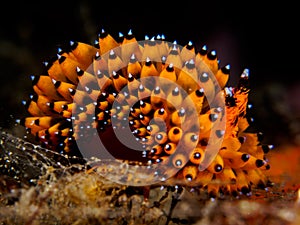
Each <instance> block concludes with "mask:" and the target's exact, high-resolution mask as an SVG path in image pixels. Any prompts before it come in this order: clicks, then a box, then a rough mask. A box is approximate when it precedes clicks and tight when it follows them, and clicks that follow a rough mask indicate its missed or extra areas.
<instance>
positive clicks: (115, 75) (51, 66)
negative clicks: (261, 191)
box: [21, 30, 270, 196]
mask: <svg viewBox="0 0 300 225" xmlns="http://www.w3.org/2000/svg"><path fill="white" fill-rule="evenodd" d="M45 66H46V71H47V73H45V74H42V75H37V76H31V79H32V83H33V90H34V94H32V95H31V96H30V99H29V101H24V105H25V106H26V107H27V110H28V112H29V113H30V114H31V115H30V116H28V117H25V118H24V119H22V120H21V123H22V124H23V125H24V126H25V127H26V128H27V129H28V132H30V133H32V134H33V135H35V137H36V138H37V139H38V140H39V141H40V142H41V143H42V145H43V146H44V147H47V148H49V149H52V150H55V151H58V152H62V153H65V154H70V155H79V156H83V157H85V158H90V157H98V158H105V159H110V160H111V159H117V160H124V162H125V161H128V162H137V164H136V165H139V167H140V168H141V171H148V173H152V174H151V177H153V180H151V181H152V182H153V183H154V182H156V181H165V182H168V181H169V182H170V183H172V182H174V183H177V182H178V183H179V184H182V185H187V186H200V187H203V188H207V190H208V192H209V193H210V194H211V195H213V196H216V195H218V193H221V192H222V193H231V194H238V193H243V194H249V193H250V192H251V188H252V187H253V186H254V187H265V186H266V185H267V183H268V178H267V176H266V175H265V173H264V171H265V170H267V169H269V167H270V166H269V164H268V161H267V160H266V158H265V154H266V153H267V151H268V150H269V148H270V146H268V145H264V144H262V143H261V140H260V134H259V133H258V132H257V133H254V132H249V131H248V127H249V126H250V125H249V121H248V117H247V110H248V94H249V90H250V89H249V70H248V69H245V70H244V71H243V72H242V74H241V76H240V79H239V82H238V84H237V85H236V86H235V87H229V86H227V83H228V79H229V75H230V65H229V64H227V65H224V66H220V64H219V60H218V57H217V53H216V51H215V50H208V48H207V47H206V46H203V47H202V48H201V49H200V50H196V48H195V46H194V44H193V43H192V42H191V41H190V42H188V43H187V44H186V45H184V46H180V45H178V44H177V42H173V43H169V42H167V41H166V40H165V37H164V36H163V35H158V36H156V37H153V38H149V37H147V36H146V38H145V40H143V41H137V40H136V38H135V36H134V35H133V33H132V32H131V31H129V32H128V34H127V35H122V34H120V35H119V37H118V38H113V37H112V36H111V35H110V34H109V33H107V32H106V31H104V30H102V31H101V32H100V34H99V36H98V39H97V40H96V41H95V43H94V44H93V45H90V44H86V43H82V42H76V41H71V42H70V43H69V45H68V46H66V47H65V48H64V49H63V48H62V49H61V48H60V49H59V51H58V53H57V55H56V57H54V59H53V60H52V61H49V62H45ZM128 165H129V166H130V165H131V164H130V163H128ZM147 169H148V170H147ZM154 177H158V178H157V179H156V178H154ZM142 183H143V182H142ZM144 183H145V184H146V183H147V184H149V181H145V182H144Z"/></svg>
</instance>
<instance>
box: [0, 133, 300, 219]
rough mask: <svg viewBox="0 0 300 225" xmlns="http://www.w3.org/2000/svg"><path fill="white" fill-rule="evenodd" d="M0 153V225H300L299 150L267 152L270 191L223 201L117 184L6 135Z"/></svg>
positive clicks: (181, 190) (193, 191)
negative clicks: (269, 168) (270, 166)
mask: <svg viewBox="0 0 300 225" xmlns="http://www.w3.org/2000/svg"><path fill="white" fill-rule="evenodd" d="M0 147H1V157H0V160H1V167H0V169H1V170H0V171H1V174H0V183H1V186H0V187H1V188H0V224H16V225H17V224H22V225H23V224H26V225H29V224H43V225H44V224H45V225H48V224H49V225H50V224H51V225H52V224H57V225H60V224H90V225H91V224H132V225H140V224H147V225H148V224H159V225H163V224H164V225H166V224H168V225H171V224H195V225H210V224H214V225H215V224H224V225H227V224H228V225H250V224H251V225H254V224H255V225H257V224H264V225H298V224H300V192H299V190H298V188H299V186H300V185H299V178H298V176H297V174H299V172H300V166H299V165H300V164H299V161H300V157H299V153H297V152H299V148H296V147H294V146H291V147H287V148H286V149H277V150H276V151H274V152H272V153H270V154H269V161H270V164H271V165H274V169H273V170H270V171H271V172H269V176H270V180H271V181H272V187H268V188H265V189H252V192H251V196H245V195H238V196H237V197H233V196H226V195H224V196H220V197H219V198H210V197H209V196H208V195H207V193H206V192H205V190H202V189H198V188H185V187H182V186H180V185H178V186H168V185H153V186H151V187H145V186H126V185H122V184H118V183H114V182H112V181H111V180H108V179H106V178H105V177H103V176H101V173H97V170H96V171H94V170H89V169H88V168H86V167H85V166H82V164H81V163H80V161H78V162H76V160H77V159H76V158H64V157H61V156H59V155H58V154H57V153H54V152H51V151H47V150H46V149H43V148H41V147H39V146H38V145H34V144H32V143H30V142H27V141H24V140H23V139H21V138H17V137H16V136H14V135H11V134H10V133H8V132H6V131H2V133H1V142H0ZM283 158H284V161H283V160H282V159H283ZM57 162H60V163H57ZM110 165H112V166H111V167H110V173H111V174H114V173H115V174H117V175H119V176H120V175H121V171H120V170H119V169H120V168H119V167H117V165H116V166H115V167H114V165H113V164H110Z"/></svg>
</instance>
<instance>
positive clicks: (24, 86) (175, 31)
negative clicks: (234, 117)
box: [0, 0, 300, 144]
mask: <svg viewBox="0 0 300 225" xmlns="http://www.w3.org/2000/svg"><path fill="white" fill-rule="evenodd" d="M262 3H263V2H262V1H261V2H255V1H249V2H245V1H243V2H242V3H230V2H223V1H220V2H218V1H213V2H211V3H209V2H208V1H205V2H203V1H180V2H178V3H175V2H172V3H169V4H166V3H162V1H160V2H154V1H144V2H141V1H140V2H139V3H134V2H129V1H123V2H121V3H120V2H116V1H105V2H104V1H95V2H94V1H90V2H87V1H78V0H75V1H70V2H69V1H56V0H55V1H42V2H38V3H30V2H28V1H25V2H16V1H10V2H6V4H5V5H2V6H1V13H0V66H1V67H0V71H1V72H0V76H1V88H0V100H1V105H0V115H1V120H0V126H1V127H4V128H9V129H12V132H15V131H14V128H13V127H14V125H13V124H14V121H15V119H17V118H20V117H22V116H24V115H26V111H25V109H24V107H23V105H22V104H21V101H22V100H24V99H27V97H28V94H29V93H30V92H31V91H32V89H31V81H30V79H29V76H30V75H31V74H40V73H42V71H44V68H43V64H42V62H43V61H45V60H47V59H48V58H49V57H52V56H54V55H55V54H56V51H57V47H58V46H59V45H60V44H62V43H65V42H66V41H69V40H77V41H82V42H87V43H91V44H92V43H93V41H94V40H95V39H96V38H97V34H98V33H99V31H100V30H101V29H102V28H104V29H105V30H106V31H108V32H109V33H111V34H112V35H114V36H115V37H117V36H118V32H122V33H123V34H126V33H127V32H128V31H129V29H132V32H133V33H134V35H135V36H136V37H137V39H138V40H143V38H144V37H145V35H148V36H149V37H152V36H154V35H157V34H164V35H165V36H166V40H167V41H170V42H173V41H175V40H176V41H177V43H178V44H180V45H185V44H186V43H187V42H188V41H190V40H191V41H193V43H194V44H195V45H196V46H197V47H198V48H200V47H202V46H203V45H204V44H206V45H207V47H208V49H215V50H216V51H217V54H218V58H219V59H220V64H221V65H225V64H227V63H230V65H231V77H230V80H229V84H231V85H235V84H236V82H237V78H238V77H239V75H240V74H241V73H242V71H243V69H244V68H248V69H250V81H251V92H250V102H251V103H253V108H252V112H251V113H252V114H253V117H254V126H256V127H257V128H259V129H260V130H261V131H262V132H263V133H264V134H265V139H264V140H265V142H267V143H270V144H273V143H274V144H282V143H293V144H299V143H300V122H299V120H300V100H299V99H300V79H299V76H300V74H299V68H298V65H299V34H298V30H299V16H298V15H299V13H298V12H297V11H296V10H297V7H296V5H295V4H291V3H289V2H287V1H285V2H279V3H276V2H274V1H272V2H271V3H269V4H268V3H263V4H262Z"/></svg>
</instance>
